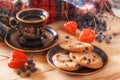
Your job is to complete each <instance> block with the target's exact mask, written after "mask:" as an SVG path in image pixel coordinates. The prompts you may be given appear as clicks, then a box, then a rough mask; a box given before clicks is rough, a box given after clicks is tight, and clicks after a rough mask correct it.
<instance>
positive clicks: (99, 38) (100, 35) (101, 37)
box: [95, 32, 119, 44]
mask: <svg viewBox="0 0 120 80" xmlns="http://www.w3.org/2000/svg"><path fill="white" fill-rule="evenodd" d="M118 34H119V33H118V32H113V33H112V35H105V34H103V32H99V33H98V34H97V36H96V38H95V39H96V41H98V42H99V43H100V42H102V41H104V40H105V42H106V43H108V44H110V43H111V40H112V37H113V36H117V35H118Z"/></svg>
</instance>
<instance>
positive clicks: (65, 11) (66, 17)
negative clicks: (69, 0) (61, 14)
mask: <svg viewBox="0 0 120 80" xmlns="http://www.w3.org/2000/svg"><path fill="white" fill-rule="evenodd" d="M65 17H66V18H67V21H69V18H68V15H67V12H66V11H65Z"/></svg>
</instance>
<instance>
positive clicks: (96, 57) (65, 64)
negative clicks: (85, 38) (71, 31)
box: [47, 41, 108, 75]
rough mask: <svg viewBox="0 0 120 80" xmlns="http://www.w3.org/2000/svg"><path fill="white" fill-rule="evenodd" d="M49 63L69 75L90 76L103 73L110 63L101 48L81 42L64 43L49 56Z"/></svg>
mask: <svg viewBox="0 0 120 80" xmlns="http://www.w3.org/2000/svg"><path fill="white" fill-rule="evenodd" d="M47 61H48V63H49V64H50V65H51V66H52V67H54V68H56V69H57V70H59V71H62V72H64V73H67V74H75V75H88V74H92V73H96V72H98V71H101V70H102V69H103V68H104V67H105V65H106V64H107V62H108V57H107V55H106V53H105V52H104V51H103V50H101V49H100V48H98V47H96V46H94V45H92V44H89V43H84V42H80V41H63V42H61V43H60V44H59V45H57V46H55V47H53V48H52V49H50V50H49V51H48V54H47Z"/></svg>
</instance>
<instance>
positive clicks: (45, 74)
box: [0, 14, 120, 80]
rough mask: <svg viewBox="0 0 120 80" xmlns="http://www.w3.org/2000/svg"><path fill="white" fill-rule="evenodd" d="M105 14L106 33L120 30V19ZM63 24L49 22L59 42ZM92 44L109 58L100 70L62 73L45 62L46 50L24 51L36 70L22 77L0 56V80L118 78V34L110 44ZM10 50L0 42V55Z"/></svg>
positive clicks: (119, 44)
mask: <svg viewBox="0 0 120 80" xmlns="http://www.w3.org/2000/svg"><path fill="white" fill-rule="evenodd" d="M106 15H107V16H109V20H108V21H107V22H108V27H109V26H111V28H112V30H111V31H109V32H108V33H112V32H114V31H116V32H120V23H119V22H120V20H119V19H116V18H115V19H114V20H113V21H112V20H111V19H112V16H111V15H109V14H106ZM63 24H64V21H59V22H55V23H52V24H49V26H50V27H52V28H53V29H55V30H56V31H57V32H58V34H59V42H61V41H63V40H65V36H67V35H68V34H67V33H65V31H64V29H63ZM77 34H79V30H77ZM77 34H76V35H77ZM69 36H70V35H69ZM70 39H73V40H76V39H77V37H76V36H70ZM59 42H58V44H59ZM93 44H94V45H96V46H98V47H99V48H101V49H102V50H104V51H105V52H106V54H107V55H108V58H109V60H108V63H107V65H106V66H105V68H104V69H103V70H102V71H100V72H97V73H94V74H91V75H86V76H80V75H79V76H76V75H68V74H64V73H62V72H59V71H58V70H56V69H54V68H53V67H51V66H50V65H49V64H48V63H47V60H46V54H47V51H46V52H39V53H26V54H27V56H28V57H29V58H30V57H31V54H32V55H33V60H34V61H35V63H36V67H37V69H38V71H36V72H35V73H33V74H32V75H31V76H30V77H28V78H23V77H20V76H19V75H17V74H16V73H15V71H14V70H13V69H11V68H9V67H8V65H7V59H6V58H4V57H0V80H117V79H118V80H120V35H118V36H116V37H113V39H112V43H111V44H107V43H106V42H105V41H103V42H102V43H98V42H97V41H94V42H93ZM12 50H14V49H12V48H10V47H9V46H7V45H6V44H5V43H4V42H0V55H6V56H9V54H10V52H11V51H12Z"/></svg>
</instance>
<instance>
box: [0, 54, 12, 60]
mask: <svg viewBox="0 0 120 80" xmlns="http://www.w3.org/2000/svg"><path fill="white" fill-rule="evenodd" d="M0 56H1V57H5V58H8V59H9V58H10V57H8V56H4V55H0Z"/></svg>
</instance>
